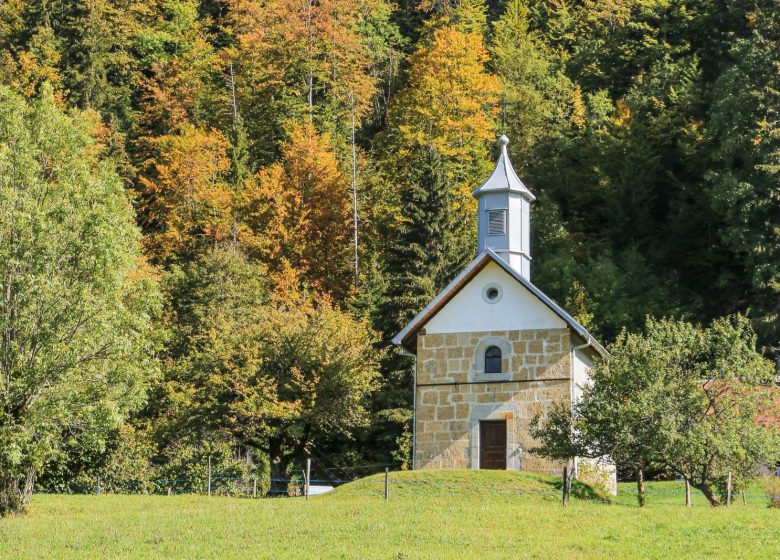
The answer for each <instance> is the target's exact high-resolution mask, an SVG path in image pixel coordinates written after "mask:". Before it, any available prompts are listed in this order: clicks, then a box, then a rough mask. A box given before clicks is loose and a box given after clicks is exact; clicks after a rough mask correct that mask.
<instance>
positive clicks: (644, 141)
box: [0, 0, 780, 488]
mask: <svg viewBox="0 0 780 560" xmlns="http://www.w3.org/2000/svg"><path fill="white" fill-rule="evenodd" d="M0 84H1V85H3V86H5V88H6V91H7V92H8V93H4V94H3V95H4V96H8V95H13V94H16V95H18V96H19V98H20V99H25V100H29V101H30V102H31V103H32V102H33V100H36V99H44V100H49V101H41V102H39V103H44V108H45V107H48V109H45V110H48V111H52V112H56V111H61V112H64V113H65V114H67V115H70V117H68V118H70V119H73V120H72V121H69V122H71V124H70V125H67V126H72V127H73V128H74V130H76V129H78V130H79V131H81V132H80V133H83V134H84V135H86V136H88V137H89V138H91V140H90V141H89V142H87V141H86V140H83V142H85V143H83V144H78V146H80V147H78V146H76V144H73V143H71V144H70V148H68V149H70V150H75V152H74V154H75V153H76V152H78V150H83V149H88V150H91V153H95V154H97V155H96V157H99V159H100V160H101V161H103V162H109V163H110V164H111V165H112V166H113V169H114V170H115V173H116V176H117V177H118V180H120V181H121V185H122V186H123V189H124V191H125V192H126V193H128V195H129V197H130V199H131V200H132V205H133V206H132V208H133V210H134V212H135V218H136V220H135V221H136V224H137V227H138V228H140V232H141V235H142V237H141V239H140V243H141V244H142V248H143V249H142V257H140V259H138V262H137V266H136V268H135V273H134V274H136V275H138V276H140V277H142V278H143V280H144V281H145V282H147V287H146V288H144V290H145V292H146V296H147V297H148V298H150V299H152V300H158V304H157V305H156V306H155V305H153V304H150V305H151V307H150V308H149V309H154V311H149V313H150V315H149V320H150V322H151V323H153V324H154V325H155V328H154V332H153V333H151V334H150V335H149V337H148V340H147V342H146V344H147V348H148V349H149V352H152V353H153V354H154V356H155V360H154V361H155V363H156V364H157V365H150V364H147V365H146V366H144V367H145V368H146V369H148V371H149V372H150V373H149V379H148V380H147V381H146V382H145V387H144V389H143V393H144V394H145V397H144V398H143V399H138V402H137V403H136V405H135V406H134V407H131V408H132V414H131V416H130V418H129V420H128V421H127V422H125V423H124V424H123V425H122V427H121V428H120V429H118V430H115V429H114V430H111V432H110V434H109V435H108V436H107V437H105V438H102V439H100V438H98V439H99V441H98V439H96V438H91V437H90V438H88V437H81V436H80V435H79V429H78V427H73V426H71V427H70V428H69V431H68V435H67V437H66V438H65V445H64V447H62V448H61V449H60V450H59V455H58V458H57V459H56V460H55V461H54V462H53V465H52V467H51V468H50V469H49V471H48V472H47V473H46V474H45V475H44V477H43V478H42V479H41V483H42V484H45V485H47V486H48V487H52V488H53V487H59V488H73V487H74V485H77V484H78V482H77V481H79V480H82V481H91V480H93V477H94V473H95V472H99V473H103V474H102V476H104V477H105V478H106V479H113V480H116V481H117V484H120V483H123V482H129V481H135V480H141V479H144V477H147V478H148V477H151V476H152V475H151V474H149V473H152V472H157V473H160V472H162V473H164V475H159V476H166V477H174V478H175V477H177V476H190V477H195V476H203V474H204V471H203V469H204V468H205V467H204V465H205V459H204V457H206V456H207V455H208V456H211V457H213V458H214V460H215V462H216V465H217V468H218V469H221V470H220V472H228V471H230V472H243V471H246V470H247V469H249V470H253V469H254V470H265V469H271V470H272V471H273V472H275V473H277V474H287V473H288V472H289V470H290V469H292V468H293V467H294V466H295V465H300V461H301V460H302V458H303V457H304V456H305V455H307V454H311V455H312V456H313V457H314V458H315V460H316V462H317V465H318V468H320V469H321V470H322V471H323V472H325V469H326V468H329V469H332V470H331V471H328V472H332V473H335V475H337V476H340V477H343V476H348V475H349V474H350V473H356V472H359V471H345V470H340V467H346V466H354V465H361V464H384V463H391V462H392V463H398V462H400V463H403V462H405V461H407V459H408V452H409V441H410V435H409V427H408V422H409V419H410V415H411V411H410V408H411V382H412V377H411V368H412V367H413V366H412V361H411V360H410V358H409V357H406V356H403V355H401V354H400V353H398V352H397V350H395V349H393V348H391V347H390V345H389V340H390V338H392V336H393V335H394V334H395V333H396V332H397V331H398V330H399V329H400V328H401V327H402V326H403V325H404V324H405V322H406V321H408V320H409V319H410V318H411V317H413V316H414V315H415V314H416V313H417V312H418V311H419V310H420V309H421V308H422V307H423V306H424V305H425V304H426V303H427V302H428V301H429V300H430V299H431V298H432V297H433V296H434V295H435V294H436V293H437V291H438V290H440V289H441V288H442V287H443V286H445V285H446V284H447V283H448V282H449V280H450V279H451V278H452V277H453V276H454V275H455V274H456V273H457V271H458V270H459V269H460V268H461V267H462V266H463V265H464V264H465V263H467V262H468V261H470V260H471V259H472V258H473V256H474V253H475V244H476V232H475V229H476V215H475V202H474V200H473V199H472V197H471V195H470V192H471V190H473V189H474V188H476V187H477V186H479V184H480V183H481V182H482V181H483V180H484V179H485V178H486V177H487V175H488V174H489V172H490V170H491V167H492V164H493V161H494V157H495V150H496V148H495V139H496V137H497V135H498V134H500V133H502V132H504V133H506V134H507V135H508V136H509V137H510V139H511V143H510V144H509V151H510V154H511V156H512V161H513V163H514V166H515V168H516V170H517V172H518V174H519V175H520V177H522V179H523V180H524V182H525V183H526V185H528V187H529V188H530V189H531V190H532V191H533V192H534V193H535V195H536V196H537V198H538V199H537V202H536V203H535V205H534V207H533V213H532V228H533V229H532V231H533V240H532V254H533V257H534V261H533V266H532V279H533V281H534V283H535V284H536V285H538V286H539V287H540V288H542V289H543V290H544V291H545V292H546V293H548V294H549V295H550V296H551V297H552V298H553V299H555V300H556V301H558V302H559V303H560V304H562V305H564V306H565V307H566V308H567V309H568V310H569V311H570V312H572V314H573V315H575V316H576V318H577V319H578V320H579V321H580V322H582V323H583V324H584V325H585V326H587V327H588V328H589V329H590V330H591V331H592V332H593V333H594V334H595V335H596V336H598V337H599V338H601V339H603V340H604V341H605V343H607V344H608V343H610V342H611V341H613V340H614V339H615V338H616V337H617V336H618V334H619V333H620V332H621V330H622V329H628V330H631V331H636V330H639V329H641V327H642V325H643V324H644V322H645V317H646V316H648V315H650V316H655V317H675V318H685V319H688V320H691V321H694V322H704V321H709V320H711V319H713V318H715V317H718V316H721V315H725V314H728V313H732V312H736V311H740V312H744V313H747V314H748V317H749V318H750V320H751V322H752V324H753V326H754V328H755V329H756V331H757V333H758V334H759V340H760V342H761V344H762V345H763V346H764V347H765V349H766V352H767V354H768V353H770V352H771V350H770V348H771V347H773V346H775V345H777V341H778V339H780V317H779V315H780V0H729V1H723V0H720V1H719V0H503V1H499V0H489V1H488V2H485V1H484V0H442V1H441V2H439V1H433V0H421V1H420V2H417V1H415V0H399V1H398V2H393V1H392V0H366V1H360V2H358V1H356V0H81V1H75V0H7V1H5V2H3V3H2V4H0ZM46 103H48V105H46ZM15 107H16V109H12V108H9V106H8V105H5V106H4V109H3V110H4V111H6V112H9V113H10V112H13V111H14V110H19V111H22V110H23V109H19V107H21V105H19V104H18V103H17V105H16V106H15ZM41 110H43V109H41ZM3 118H6V117H5V116H4V117H3ZM61 118H63V119H64V118H66V117H64V116H63V117H61ZM3 122H5V121H3ZM74 123H75V124H74ZM67 126H66V125H64V124H63V125H62V127H65V128H67ZM4 130H6V129H5V128H4ZM36 130H38V129H36ZM51 130H53V131H55V132H56V130H57V129H56V128H53V129H51ZM49 133H52V134H53V132H51V131H50V132H49ZM80 133H79V134H80ZM71 136H73V137H74V138H76V137H79V138H80V136H78V134H77V133H76V132H73V134H72V135H71ZM74 142H75V140H74ZM90 142H91V143H90ZM85 146H87V148H85ZM63 150H65V148H63ZM65 151H67V150H65ZM68 153H70V152H68ZM73 157H76V156H75V155H74V156H73ZM85 204H86V203H85ZM231 469H232V470H231ZM155 476H157V475H155ZM87 483H89V484H91V482H84V484H87Z"/></svg>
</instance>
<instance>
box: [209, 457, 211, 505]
mask: <svg viewBox="0 0 780 560" xmlns="http://www.w3.org/2000/svg"><path fill="white" fill-rule="evenodd" d="M209 496H211V455H209Z"/></svg>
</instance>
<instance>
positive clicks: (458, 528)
mask: <svg viewBox="0 0 780 560" xmlns="http://www.w3.org/2000/svg"><path fill="white" fill-rule="evenodd" d="M559 485H560V480H559V479H555V478H551V477H545V476H541V475H535V474H530V473H523V472H520V473H517V472H490V471H481V472H480V471H448V472H435V471H427V472H414V473H412V472H406V473H391V483H390V499H389V500H388V501H385V500H384V498H383V480H382V477H370V478H367V479H363V480H360V481H357V482H354V483H351V484H347V485H345V486H342V487H341V488H339V489H337V490H336V491H334V492H332V493H330V494H327V495H323V496H317V497H312V498H310V499H309V500H308V501H307V500H305V499H304V498H275V499H257V500H253V499H247V498H229V497H216V496H215V497H211V498H209V497H206V496H196V495H174V496H140V495H110V494H104V495H101V496H78V495H42V494H41V495H35V496H34V498H33V502H32V505H31V506H30V508H29V510H28V512H27V513H26V514H24V515H21V516H17V517H11V518H5V519H0V558H2V559H3V560H6V559H17V558H19V559H21V558H31V559H32V558H34V559H44V558H46V559H48V558H101V559H103V558H188V559H189V558H220V559H232V558H236V559H238V558H241V559H246V558H252V559H254V558H278V559H287V558H355V559H357V558H377V559H380V558H383V559H384V558H386V559H393V558H436V559H438V558H610V559H613V560H614V559H618V558H659V559H661V558H663V559H668V558H778V557H780V510H773V509H770V508H768V507H767V505H766V501H765V500H764V499H762V497H761V496H759V495H757V494H756V493H755V491H754V492H753V493H751V494H749V495H748V499H747V500H746V503H745V504H743V503H742V500H741V498H739V499H738V500H737V501H736V503H735V504H734V505H733V506H732V507H730V508H725V507H724V508H720V509H713V508H711V507H709V506H708V505H706V503H705V501H704V499H703V498H702V497H701V496H699V495H696V494H694V500H693V504H694V507H692V508H690V509H687V508H685V507H684V504H683V501H682V500H683V496H682V487H681V485H680V484H677V483H656V484H650V485H649V490H650V492H651V493H650V495H649V496H648V505H647V506H646V507H645V508H642V509H640V508H638V507H637V506H636V505H634V499H633V498H634V496H633V495H632V494H631V490H632V488H631V486H630V485H627V486H622V487H621V492H620V494H619V496H618V497H617V498H614V499H612V500H605V499H604V498H605V496H603V495H599V494H598V493H596V492H594V491H593V490H592V489H590V488H589V487H587V486H584V485H577V484H576V483H575V486H574V489H573V492H574V496H573V497H572V500H571V502H570V504H569V505H568V506H567V507H562V506H561V504H560V495H559V494H560V491H559Z"/></svg>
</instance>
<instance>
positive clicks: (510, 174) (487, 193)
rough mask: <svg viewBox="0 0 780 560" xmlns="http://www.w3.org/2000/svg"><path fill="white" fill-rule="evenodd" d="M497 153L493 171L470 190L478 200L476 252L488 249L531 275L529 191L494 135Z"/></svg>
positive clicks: (531, 197) (502, 140)
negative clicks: (472, 190)
mask: <svg viewBox="0 0 780 560" xmlns="http://www.w3.org/2000/svg"><path fill="white" fill-rule="evenodd" d="M498 144H499V145H500V146H501V155H500V156H499V157H498V161H497V162H496V168H495V169H494V170H493V174H492V175H491V176H490V178H489V179H488V180H487V181H485V183H484V184H483V185H482V186H481V187H479V188H478V189H476V190H475V191H474V192H473V193H472V194H473V195H474V197H475V198H476V199H477V201H478V204H479V222H478V223H479V228H478V236H477V252H482V251H484V250H485V249H491V250H492V251H493V252H494V253H496V254H497V255H498V256H500V257H501V258H502V259H504V260H505V261H506V262H507V263H509V266H511V267H512V268H514V269H515V270H516V271H517V272H519V273H520V275H521V276H523V277H524V278H526V279H528V280H530V279H531V203H532V202H533V201H534V200H536V197H535V196H534V195H533V194H531V191H529V190H528V189H527V188H526V186H525V185H524V184H523V182H522V181H521V180H520V178H519V177H518V176H517V173H515V170H514V169H513V168H512V162H511V161H509V155H508V154H507V151H506V147H507V144H509V138H507V137H506V135H504V134H502V135H501V137H499V139H498Z"/></svg>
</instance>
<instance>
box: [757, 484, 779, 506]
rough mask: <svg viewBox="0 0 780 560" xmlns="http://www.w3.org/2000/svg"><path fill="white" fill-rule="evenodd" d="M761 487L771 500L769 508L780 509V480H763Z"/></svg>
mask: <svg viewBox="0 0 780 560" xmlns="http://www.w3.org/2000/svg"><path fill="white" fill-rule="evenodd" d="M761 487H762V488H763V489H764V493H765V494H766V497H767V498H768V499H769V507H772V508H780V478H778V477H776V476H767V477H766V478H763V479H762V480H761Z"/></svg>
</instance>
